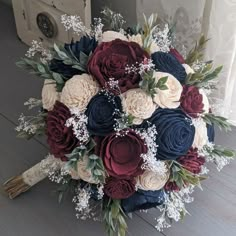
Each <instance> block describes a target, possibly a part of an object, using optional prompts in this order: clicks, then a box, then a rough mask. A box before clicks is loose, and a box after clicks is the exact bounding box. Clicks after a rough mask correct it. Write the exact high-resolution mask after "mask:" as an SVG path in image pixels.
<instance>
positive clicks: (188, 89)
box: [180, 85, 204, 118]
mask: <svg viewBox="0 0 236 236" xmlns="http://www.w3.org/2000/svg"><path fill="white" fill-rule="evenodd" d="M180 106H181V108H182V109H183V111H185V112H186V113H187V114H188V115H189V116H191V117H193V118H197V117H198V116H199V114H201V113H203V109H204V104H203V95H202V94H201V93H200V91H199V89H198V88H197V87H195V86H187V85H184V86H183V92H182V95H181V98H180Z"/></svg>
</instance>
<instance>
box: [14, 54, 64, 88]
mask: <svg viewBox="0 0 236 236" xmlns="http://www.w3.org/2000/svg"><path fill="white" fill-rule="evenodd" d="M16 65H17V66H19V67H20V68H23V69H25V70H28V71H29V72H30V73H31V74H34V75H37V76H40V77H42V78H43V79H51V80H54V81H55V83H56V86H57V91H58V92H61V90H62V88H63V87H64V84H65V80H66V78H64V77H63V76H62V75H60V74H58V73H56V72H53V71H51V70H50V67H49V65H48V64H44V63H41V62H37V61H35V60H34V59H30V58H21V60H20V61H18V62H17V63H16Z"/></svg>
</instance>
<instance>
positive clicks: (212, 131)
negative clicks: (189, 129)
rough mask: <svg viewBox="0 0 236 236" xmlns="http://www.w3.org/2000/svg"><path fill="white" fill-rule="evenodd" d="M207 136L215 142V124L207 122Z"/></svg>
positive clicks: (210, 140)
mask: <svg viewBox="0 0 236 236" xmlns="http://www.w3.org/2000/svg"><path fill="white" fill-rule="evenodd" d="M207 136H208V140H209V142H211V143H213V142H214V141H215V128H214V125H209V124H207Z"/></svg>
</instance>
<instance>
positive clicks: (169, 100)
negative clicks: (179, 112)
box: [153, 72, 183, 108]
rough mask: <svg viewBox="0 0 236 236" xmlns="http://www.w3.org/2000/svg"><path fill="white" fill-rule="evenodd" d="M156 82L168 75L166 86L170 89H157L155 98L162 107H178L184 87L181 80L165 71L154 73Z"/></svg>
mask: <svg viewBox="0 0 236 236" xmlns="http://www.w3.org/2000/svg"><path fill="white" fill-rule="evenodd" d="M153 76H154V77H155V79H156V82H157V81H158V80H159V79H160V78H162V77H166V76H167V77H168V79H167V81H166V84H165V85H166V86H167V87H168V89H166V90H160V89H156V94H155V96H154V98H153V100H154V102H155V103H156V104H157V105H159V106H160V107H161V108H177V107H179V105H180V97H181V93H182V91H183V87H182V85H181V84H180V82H179V81H178V80H177V79H176V78H175V77H174V76H173V75H171V74H168V73H164V72H155V73H154V75H153Z"/></svg>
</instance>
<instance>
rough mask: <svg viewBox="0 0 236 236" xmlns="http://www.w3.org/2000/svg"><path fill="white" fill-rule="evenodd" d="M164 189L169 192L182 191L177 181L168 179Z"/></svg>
mask: <svg viewBox="0 0 236 236" xmlns="http://www.w3.org/2000/svg"><path fill="white" fill-rule="evenodd" d="M164 189H165V190H166V191H167V192H173V191H174V192H178V191H180V188H179V186H178V185H177V184H176V182H172V181H168V182H167V183H166V185H165V187H164Z"/></svg>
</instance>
